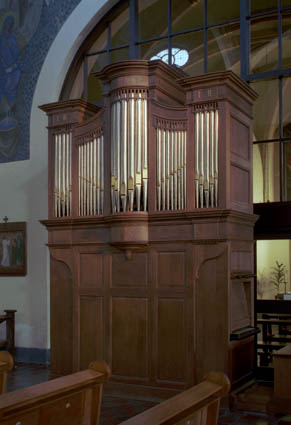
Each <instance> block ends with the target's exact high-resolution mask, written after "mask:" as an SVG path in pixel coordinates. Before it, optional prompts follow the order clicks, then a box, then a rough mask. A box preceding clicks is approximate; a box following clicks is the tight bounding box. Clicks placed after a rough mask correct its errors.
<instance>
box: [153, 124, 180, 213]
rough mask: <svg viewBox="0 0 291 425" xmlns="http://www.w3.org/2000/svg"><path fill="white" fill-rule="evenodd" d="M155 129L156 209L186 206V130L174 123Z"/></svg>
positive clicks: (173, 208) (172, 208)
mask: <svg viewBox="0 0 291 425" xmlns="http://www.w3.org/2000/svg"><path fill="white" fill-rule="evenodd" d="M160 125H161V126H163V125H165V123H164V122H161V123H158V126H157V130H156V142H157V143H156V146H157V152H156V157H157V186H156V193H157V210H158V211H170V210H177V209H178V210H181V209H184V208H185V207H186V130H180V129H179V128H178V126H176V125H175V123H172V125H169V124H168V125H167V128H166V129H165V128H161V127H160Z"/></svg>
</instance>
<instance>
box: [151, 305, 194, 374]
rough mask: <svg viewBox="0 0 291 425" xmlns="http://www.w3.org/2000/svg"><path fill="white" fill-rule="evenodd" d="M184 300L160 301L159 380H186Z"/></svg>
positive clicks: (158, 329)
mask: <svg viewBox="0 0 291 425" xmlns="http://www.w3.org/2000/svg"><path fill="white" fill-rule="evenodd" d="M184 315H185V308H184V300H183V299H161V298H160V299H159V301H158V328H157V332H158V373H157V375H158V379H162V380H170V381H180V380H183V379H185V368H186V361H185V359H186V353H187V346H186V340H185V334H186V332H185V320H184Z"/></svg>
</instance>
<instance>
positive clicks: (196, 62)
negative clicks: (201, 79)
mask: <svg viewBox="0 0 291 425" xmlns="http://www.w3.org/2000/svg"><path fill="white" fill-rule="evenodd" d="M172 47H177V48H180V49H185V50H187V52H188V54H189V60H188V62H187V63H186V64H185V65H184V66H183V67H182V69H183V71H185V72H187V73H188V74H189V75H192V76H193V75H199V74H203V72H204V70H203V68H204V65H203V54H204V52H203V31H195V32H193V33H189V34H185V35H177V36H176V37H173V38H172Z"/></svg>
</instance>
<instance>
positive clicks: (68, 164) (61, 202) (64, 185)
mask: <svg viewBox="0 0 291 425" xmlns="http://www.w3.org/2000/svg"><path fill="white" fill-rule="evenodd" d="M54 149H55V160H54V166H55V170H54V215H55V217H65V216H69V215H71V204H72V184H71V182H72V159H71V155H72V133H71V132H65V131H64V132H60V133H56V134H55V135H54Z"/></svg>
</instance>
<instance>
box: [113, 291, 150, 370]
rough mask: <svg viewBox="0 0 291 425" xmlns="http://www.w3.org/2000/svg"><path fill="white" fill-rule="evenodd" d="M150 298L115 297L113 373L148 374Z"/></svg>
mask: <svg viewBox="0 0 291 425" xmlns="http://www.w3.org/2000/svg"><path fill="white" fill-rule="evenodd" d="M148 358H149V352H148V300H147V299H144V298H119V297H118V298H113V300H112V374H113V375H120V376H129V377H136V378H146V377H147V376H148Z"/></svg>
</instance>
